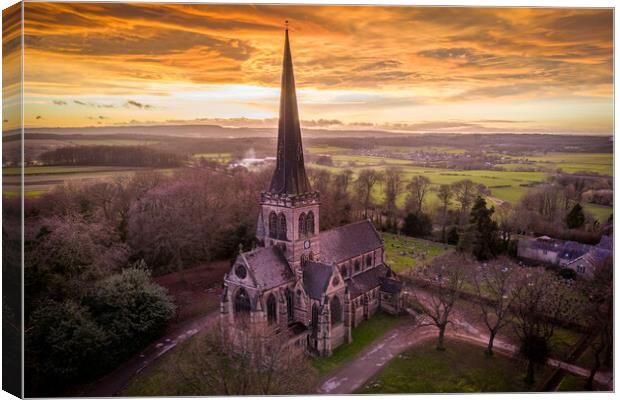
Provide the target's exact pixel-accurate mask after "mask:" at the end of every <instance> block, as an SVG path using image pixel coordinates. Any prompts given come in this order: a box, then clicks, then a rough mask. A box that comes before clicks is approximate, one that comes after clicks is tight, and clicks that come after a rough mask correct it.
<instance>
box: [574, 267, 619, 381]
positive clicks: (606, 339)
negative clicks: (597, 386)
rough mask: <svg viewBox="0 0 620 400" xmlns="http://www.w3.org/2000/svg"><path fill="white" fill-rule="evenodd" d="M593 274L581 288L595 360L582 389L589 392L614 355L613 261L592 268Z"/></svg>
mask: <svg viewBox="0 0 620 400" xmlns="http://www.w3.org/2000/svg"><path fill="white" fill-rule="evenodd" d="M595 267H596V270H595V272H594V276H593V277H592V279H591V280H590V281H586V282H584V283H583V285H582V289H583V292H584V295H585V296H586V297H588V300H589V301H588V307H587V308H586V311H587V313H586V322H587V325H588V327H589V331H590V333H591V334H592V339H591V344H590V347H591V349H592V354H593V356H594V360H593V363H592V366H591V367H590V374H589V375H588V379H587V381H586V385H585V389H586V390H592V389H593V385H594V377H595V376H596V373H597V372H598V371H599V369H600V368H601V367H602V366H603V363H604V362H606V361H608V360H611V358H612V355H613V302H614V300H613V296H614V292H613V260H612V257H611V256H610V257H607V258H606V259H604V260H601V261H600V262H598V263H597V265H595Z"/></svg>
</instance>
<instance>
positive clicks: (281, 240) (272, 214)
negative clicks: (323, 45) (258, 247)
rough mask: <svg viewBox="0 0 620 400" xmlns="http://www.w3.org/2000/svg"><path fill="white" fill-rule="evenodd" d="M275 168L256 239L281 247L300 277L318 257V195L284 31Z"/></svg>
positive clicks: (264, 194) (287, 41)
mask: <svg viewBox="0 0 620 400" xmlns="http://www.w3.org/2000/svg"><path fill="white" fill-rule="evenodd" d="M280 96H281V97H280V121H279V124H278V146H277V157H276V169H275V171H274V174H273V178H272V179H271V185H270V187H269V190H268V191H266V192H263V193H262V194H261V208H262V210H261V214H260V216H259V219H258V225H260V226H258V227H257V237H258V239H259V242H262V243H264V244H265V245H275V246H280V247H281V249H282V250H283V254H284V256H285V257H286V259H287V260H288V262H289V264H290V265H291V266H292V267H293V270H294V271H295V273H296V274H299V272H300V267H301V264H303V263H304V262H305V261H307V260H318V259H319V258H320V242H319V240H318V238H319V204H320V202H319V193H318V192H315V191H313V190H312V189H311V188H310V182H309V181H308V176H307V175H306V168H305V165H304V154H303V148H302V144H301V128H300V125H299V114H298V111H297V96H296V93H295V77H294V76H293V60H292V57H291V49H290V45H289V39H288V27H287V28H286V31H285V40H284V61H283V65H282V87H281V95H280Z"/></svg>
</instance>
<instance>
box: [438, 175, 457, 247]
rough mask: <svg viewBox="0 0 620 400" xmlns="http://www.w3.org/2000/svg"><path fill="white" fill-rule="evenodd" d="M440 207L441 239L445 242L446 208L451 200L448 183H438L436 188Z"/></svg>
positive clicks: (451, 194) (451, 195)
mask: <svg viewBox="0 0 620 400" xmlns="http://www.w3.org/2000/svg"><path fill="white" fill-rule="evenodd" d="M437 197H438V198H439V202H440V207H441V241H442V242H444V243H445V242H446V226H447V225H448V208H450V203H451V202H452V197H453V193H452V190H451V187H450V185H440V186H439V189H438V190H437Z"/></svg>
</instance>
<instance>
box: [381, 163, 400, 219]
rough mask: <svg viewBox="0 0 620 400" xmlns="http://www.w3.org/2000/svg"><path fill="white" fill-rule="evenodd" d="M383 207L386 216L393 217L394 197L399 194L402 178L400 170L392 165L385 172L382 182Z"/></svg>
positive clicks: (394, 210)
mask: <svg viewBox="0 0 620 400" xmlns="http://www.w3.org/2000/svg"><path fill="white" fill-rule="evenodd" d="M383 186H384V194H385V209H386V212H387V215H388V218H393V217H394V214H395V213H396V198H397V197H398V195H399V194H400V190H401V187H402V179H401V174H400V170H399V169H398V168H395V167H392V168H388V169H387V171H386V172H385V182H384V185H383Z"/></svg>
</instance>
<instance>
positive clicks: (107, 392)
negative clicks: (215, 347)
mask: <svg viewBox="0 0 620 400" xmlns="http://www.w3.org/2000/svg"><path fill="white" fill-rule="evenodd" d="M218 316H219V311H213V312H211V313H208V314H206V315H204V316H202V317H200V318H197V319H194V320H192V321H188V322H187V323H184V324H182V325H179V326H178V327H177V328H175V329H173V330H172V331H170V332H168V333H167V334H166V335H165V336H164V337H163V338H161V339H160V340H157V341H155V342H154V343H151V344H150V345H149V346H148V347H147V348H145V349H144V350H143V351H142V352H141V353H140V354H137V355H135V356H134V357H132V358H131V359H129V360H127V361H126V362H124V363H123V364H121V365H120V366H119V367H118V368H117V369H115V370H114V371H112V372H111V373H109V374H108V375H106V376H104V377H103V378H101V379H99V380H98V381H95V382H93V383H90V384H89V385H88V386H85V387H83V388H82V389H81V391H80V392H79V393H75V394H72V395H74V396H87V397H111V396H116V395H118V394H119V393H120V391H121V390H123V389H124V388H125V387H126V386H127V385H128V384H129V382H131V380H132V379H133V378H134V377H135V376H136V375H137V374H138V373H140V371H142V370H143V369H144V368H146V367H148V366H149V365H150V364H152V363H153V362H154V361H155V360H157V359H158V358H159V357H161V356H162V355H164V354H166V353H167V352H168V351H169V350H172V349H173V348H175V347H176V346H177V345H178V344H180V343H183V342H184V341H185V340H187V339H189V338H191V337H192V336H194V335H195V334H196V333H198V332H200V331H201V330H203V329H205V328H207V327H209V326H212V325H213V324H214V323H215V322H216V321H217V318H218Z"/></svg>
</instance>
